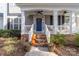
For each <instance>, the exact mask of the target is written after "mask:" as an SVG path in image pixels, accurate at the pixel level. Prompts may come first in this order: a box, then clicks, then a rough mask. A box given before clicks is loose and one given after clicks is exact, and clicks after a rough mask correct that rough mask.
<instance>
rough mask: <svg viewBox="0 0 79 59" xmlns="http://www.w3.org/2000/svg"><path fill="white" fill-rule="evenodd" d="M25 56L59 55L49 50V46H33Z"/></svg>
mask: <svg viewBox="0 0 79 59" xmlns="http://www.w3.org/2000/svg"><path fill="white" fill-rule="evenodd" d="M25 56H57V55H56V54H55V53H54V52H48V48H47V47H32V48H31V50H30V52H27V53H26V54H25Z"/></svg>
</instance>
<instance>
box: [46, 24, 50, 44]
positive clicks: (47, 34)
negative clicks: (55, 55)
mask: <svg viewBox="0 0 79 59" xmlns="http://www.w3.org/2000/svg"><path fill="white" fill-rule="evenodd" d="M45 30H46V31H45V34H46V37H47V41H48V43H50V31H49V30H48V27H47V25H46V24H45Z"/></svg>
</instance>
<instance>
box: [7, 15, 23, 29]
mask: <svg viewBox="0 0 79 59" xmlns="http://www.w3.org/2000/svg"><path fill="white" fill-rule="evenodd" d="M8 18H10V29H13V30H16V29H14V24H17V25H18V29H17V30H21V29H20V24H21V23H20V19H21V17H15V16H14V17H13V16H11V17H10V16H8ZM15 18H18V23H14V20H15ZM11 20H12V21H13V22H12V23H11ZM11 24H12V28H11Z"/></svg>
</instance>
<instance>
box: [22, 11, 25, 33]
mask: <svg viewBox="0 0 79 59" xmlns="http://www.w3.org/2000/svg"><path fill="white" fill-rule="evenodd" d="M21 12H22V19H21V20H22V21H21V34H25V13H24V11H21Z"/></svg>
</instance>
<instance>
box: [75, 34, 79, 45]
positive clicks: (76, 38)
mask: <svg viewBox="0 0 79 59" xmlns="http://www.w3.org/2000/svg"><path fill="white" fill-rule="evenodd" d="M75 45H76V46H79V34H75Z"/></svg>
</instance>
